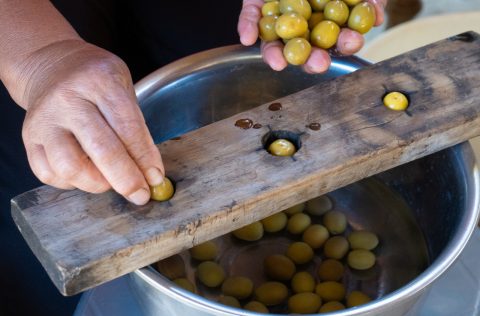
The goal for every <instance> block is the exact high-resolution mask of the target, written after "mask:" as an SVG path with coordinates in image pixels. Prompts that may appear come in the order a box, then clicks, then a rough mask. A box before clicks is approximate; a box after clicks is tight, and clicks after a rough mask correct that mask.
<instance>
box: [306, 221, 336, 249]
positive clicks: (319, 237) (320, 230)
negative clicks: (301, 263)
mask: <svg viewBox="0 0 480 316" xmlns="http://www.w3.org/2000/svg"><path fill="white" fill-rule="evenodd" d="M328 237H330V234H329V233H328V230H327V228H325V226H323V225H320V224H313V225H310V226H309V227H308V228H307V229H306V230H305V231H304V232H303V235H302V240H303V241H304V242H305V243H307V244H308V245H309V246H310V247H312V248H313V249H318V248H320V247H322V246H323V244H324V243H325V242H326V241H327V239H328Z"/></svg>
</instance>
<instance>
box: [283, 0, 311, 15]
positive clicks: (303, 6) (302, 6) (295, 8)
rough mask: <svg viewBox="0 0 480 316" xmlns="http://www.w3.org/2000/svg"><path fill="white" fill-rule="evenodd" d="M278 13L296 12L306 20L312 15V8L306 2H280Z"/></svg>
mask: <svg viewBox="0 0 480 316" xmlns="http://www.w3.org/2000/svg"><path fill="white" fill-rule="evenodd" d="M280 12H281V13H284V14H285V13H288V12H297V13H298V14H300V15H301V16H303V17H304V18H305V19H306V20H308V19H309V18H310V16H311V15H312V8H311V7H310V3H308V1H307V0H280Z"/></svg>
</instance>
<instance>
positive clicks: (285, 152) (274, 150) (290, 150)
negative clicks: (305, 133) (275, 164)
mask: <svg viewBox="0 0 480 316" xmlns="http://www.w3.org/2000/svg"><path fill="white" fill-rule="evenodd" d="M288 43H290V41H288V42H287V44H288ZM284 54H285V50H284ZM309 54H310V53H309ZM296 151H297V149H296V148H295V145H294V144H293V143H292V142H291V141H289V140H286V139H282V138H280V139H277V140H275V141H273V142H272V143H271V144H270V146H268V152H269V153H270V154H272V155H274V156H280V157H288V156H293V154H295V152H296Z"/></svg>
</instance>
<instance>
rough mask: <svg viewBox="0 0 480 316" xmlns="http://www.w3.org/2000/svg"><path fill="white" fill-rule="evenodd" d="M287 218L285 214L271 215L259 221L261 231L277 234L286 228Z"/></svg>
mask: <svg viewBox="0 0 480 316" xmlns="http://www.w3.org/2000/svg"><path fill="white" fill-rule="evenodd" d="M287 221H288V217H287V215H285V213H282V212H280V213H277V214H273V215H271V216H269V217H267V218H264V219H262V220H261V222H262V224H263V229H264V230H265V231H266V232H268V233H275V232H279V231H281V230H282V229H284V228H285V226H287Z"/></svg>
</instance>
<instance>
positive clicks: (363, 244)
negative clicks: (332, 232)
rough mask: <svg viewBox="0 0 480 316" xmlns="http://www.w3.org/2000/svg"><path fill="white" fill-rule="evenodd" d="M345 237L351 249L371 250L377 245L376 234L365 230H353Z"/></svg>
mask: <svg viewBox="0 0 480 316" xmlns="http://www.w3.org/2000/svg"><path fill="white" fill-rule="evenodd" d="M347 239H348V242H349V243H350V248H352V249H365V250H372V249H374V248H375V247H377V246H378V237H377V235H375V234H374V233H371V232H369V231H366V230H358V231H354V232H352V233H351V234H350V235H348V237H347Z"/></svg>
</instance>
